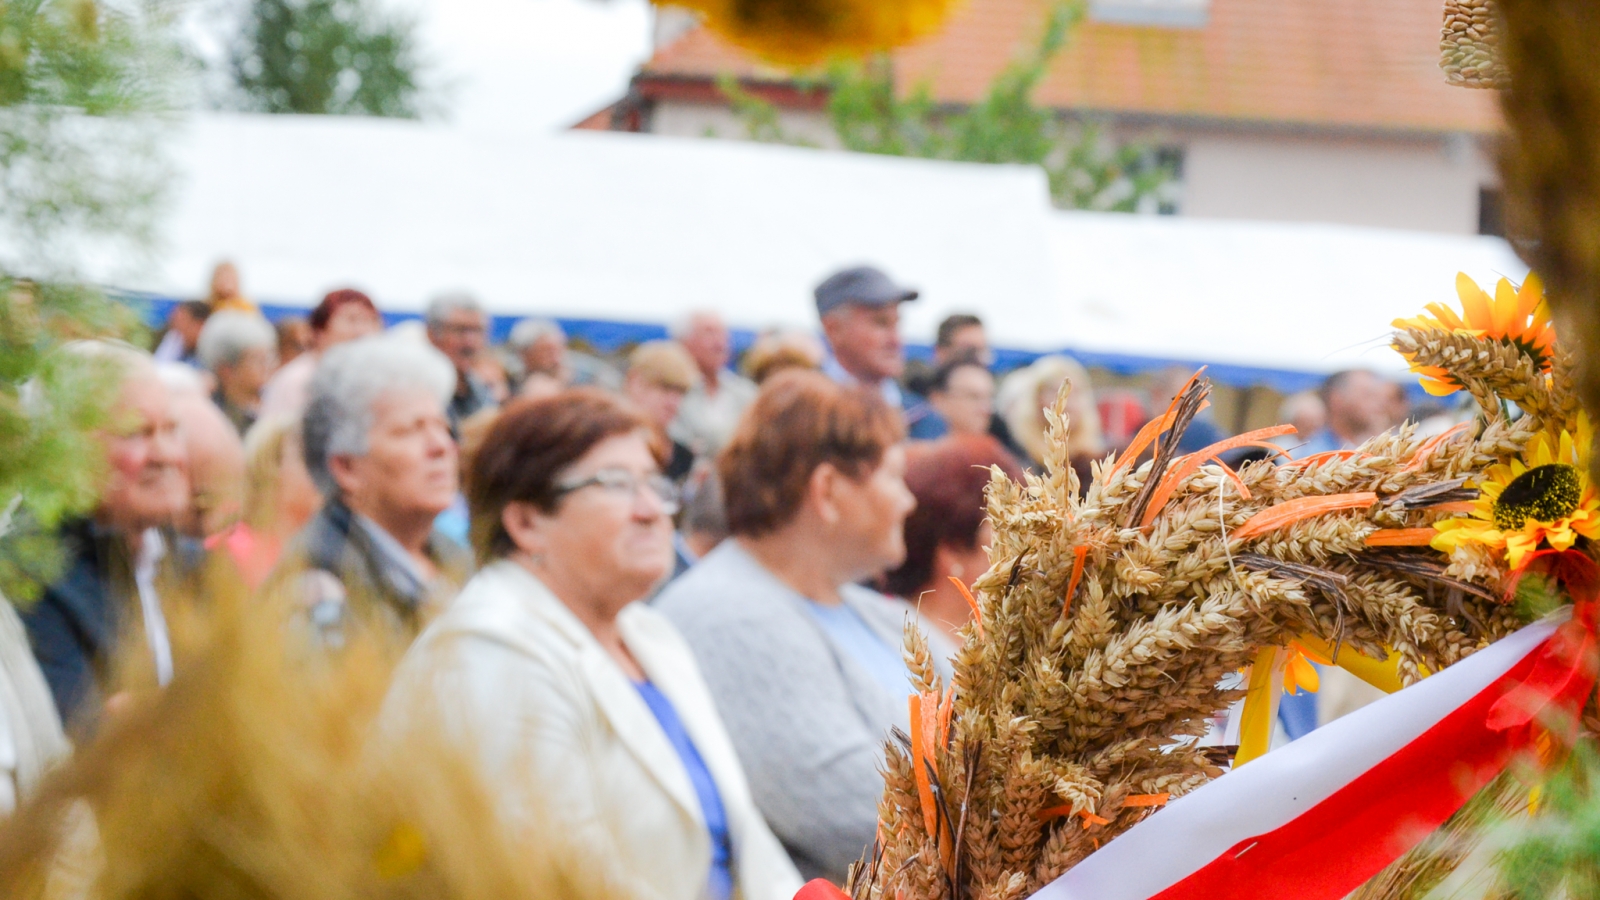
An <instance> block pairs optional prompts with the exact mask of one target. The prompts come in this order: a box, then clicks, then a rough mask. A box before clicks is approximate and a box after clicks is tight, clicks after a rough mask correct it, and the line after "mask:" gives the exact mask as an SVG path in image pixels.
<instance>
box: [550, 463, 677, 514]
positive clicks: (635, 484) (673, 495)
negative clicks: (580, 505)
mask: <svg viewBox="0 0 1600 900" xmlns="http://www.w3.org/2000/svg"><path fill="white" fill-rule="evenodd" d="M591 487H598V488H601V489H602V490H604V491H605V492H606V493H608V494H614V495H617V496H626V497H629V498H630V499H631V498H633V497H637V496H639V489H640V488H644V489H645V490H648V491H649V492H650V493H651V494H652V495H653V496H654V497H655V498H656V499H657V500H659V501H661V511H662V512H664V513H666V514H667V515H669V516H673V515H677V513H678V509H679V507H680V506H681V505H682V494H681V492H680V491H679V490H678V486H677V485H675V484H673V483H672V480H671V479H669V478H667V477H666V476H665V475H636V474H634V473H632V472H630V471H628V470H627V469H601V470H600V471H598V472H596V473H594V474H593V475H590V476H589V477H588V478H580V479H578V480H577V481H569V482H567V483H565V484H558V485H556V489H555V496H556V499H558V500H559V499H560V498H562V497H565V496H566V495H568V494H570V493H572V492H574V491H581V490H583V489H584V488H591Z"/></svg>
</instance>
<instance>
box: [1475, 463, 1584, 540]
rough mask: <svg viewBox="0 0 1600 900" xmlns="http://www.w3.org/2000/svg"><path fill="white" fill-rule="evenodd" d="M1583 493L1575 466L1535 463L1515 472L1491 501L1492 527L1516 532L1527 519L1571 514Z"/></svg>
mask: <svg viewBox="0 0 1600 900" xmlns="http://www.w3.org/2000/svg"><path fill="white" fill-rule="evenodd" d="M1582 495H1583V481H1582V479H1580V478H1579V477H1578V469H1577V467H1575V466H1569V465H1567V464H1566V463H1550V464H1549V465H1544V466H1537V467H1535V468H1532V469H1529V470H1528V471H1526V472H1523V473H1522V474H1521V475H1518V476H1517V477H1516V478H1515V479H1513V480H1512V482H1511V483H1510V484H1508V485H1506V489H1505V490H1503V491H1501V492H1500V499H1498V500H1496V501H1495V503H1494V527H1496V528H1498V529H1500V530H1501V531H1516V530H1517V529H1519V528H1521V527H1522V526H1523V525H1524V524H1525V523H1527V521H1528V520H1529V519H1533V520H1534V521H1536V522H1546V523H1549V522H1555V521H1556V520H1558V519H1561V518H1564V517H1566V516H1569V515H1571V514H1572V512H1573V510H1575V509H1577V508H1578V501H1579V500H1580V499H1581V498H1582Z"/></svg>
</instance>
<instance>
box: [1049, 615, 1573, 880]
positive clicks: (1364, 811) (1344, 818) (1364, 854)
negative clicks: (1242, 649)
mask: <svg viewBox="0 0 1600 900" xmlns="http://www.w3.org/2000/svg"><path fill="white" fill-rule="evenodd" d="M1588 624H1589V623H1583V624H1580V623H1578V622H1575V621H1574V622H1569V623H1568V624H1567V625H1561V624H1559V621H1558V620H1547V621H1545V622H1540V623H1537V624H1534V625H1530V626H1528V627H1526V628H1523V629H1522V630H1520V631H1518V632H1516V633H1515V634H1513V635H1511V636H1509V637H1507V638H1505V639H1503V640H1501V641H1498V642H1496V643H1494V644H1492V645H1490V646H1489V647H1487V648H1485V649H1483V650H1481V651H1479V652H1478V653H1475V654H1473V655H1472V656H1470V657H1468V658H1467V659H1465V660H1462V661H1461V662H1459V663H1457V664H1455V665H1453V666H1451V667H1449V668H1447V669H1445V670H1444V671H1442V672H1440V673H1439V674H1437V675H1434V676H1433V677H1431V678H1428V679H1425V680H1424V681H1422V682H1420V683H1418V684H1416V685H1413V686H1411V687H1409V688H1407V689H1405V690H1403V691H1400V692H1398V693H1396V694H1392V695H1390V696H1389V697H1386V698H1384V699H1382V700H1379V701H1378V702H1377V703H1374V704H1372V705H1370V706H1367V707H1365V708H1363V709H1361V710H1358V711H1356V712H1354V713H1352V714H1350V715H1348V716H1345V717H1343V718H1341V719H1338V720H1337V721H1335V722H1332V723H1330V724H1329V725H1327V726H1325V727H1323V728H1319V729H1317V730H1316V731H1314V732H1312V733H1311V734H1309V735H1307V736H1305V737H1303V738H1301V739H1299V740H1297V741H1295V742H1293V743H1292V744H1289V745H1288V746H1286V747H1283V748H1281V749H1278V750H1275V751H1273V752H1272V753H1269V754H1267V755H1266V756H1264V757H1262V758H1260V759H1258V760H1256V761H1255V762H1252V763H1251V764H1250V765H1248V766H1245V767H1242V768H1240V769H1238V770H1236V771H1233V772H1230V773H1228V774H1227V775H1225V776H1223V777H1222V778H1219V779H1217V780H1216V781H1213V782H1211V783H1210V784H1208V785H1206V786H1205V787H1203V788H1201V789H1199V790H1197V791H1195V792H1194V793H1192V794H1189V795H1188V796H1185V797H1182V798H1180V799H1178V800H1175V801H1173V802H1172V803H1171V804H1170V805H1168V806H1167V808H1165V809H1163V810H1161V811H1160V812H1158V813H1156V814H1155V815H1153V816H1151V817H1150V818H1149V819H1146V820H1145V821H1143V822H1141V823H1139V824H1138V825H1136V826H1134V827H1133V828H1131V829H1129V830H1128V831H1127V832H1126V833H1124V834H1122V835H1121V836H1119V837H1118V838H1117V839H1115V840H1113V841H1111V842H1110V843H1109V844H1107V845H1106V846H1105V847H1103V848H1101V849H1100V850H1099V851H1097V852H1095V853H1094V854H1092V855H1090V856H1089V857H1088V858H1087V859H1085V860H1084V861H1083V862H1081V863H1079V864H1078V865H1077V866H1074V867H1073V868H1072V869H1071V870H1070V871H1068V872H1067V873H1066V874H1064V875H1062V876H1061V877H1060V878H1058V879H1056V880H1055V881H1053V882H1051V883H1050V884H1048V885H1046V886H1045V887H1044V888H1042V889H1040V890H1039V891H1038V892H1037V893H1035V894H1034V895H1033V897H1032V898H1031V900H1200V898H1205V900H1224V898H1230V897H1239V898H1245V897H1249V898H1257V897H1294V898H1296V900H1317V898H1327V900H1338V898H1341V897H1344V896H1345V895H1346V894H1348V893H1349V892H1350V891H1352V890H1354V889H1356V888H1357V887H1359V886H1360V885H1361V884H1362V883H1363V882H1365V881H1366V880H1368V879H1369V878H1371V877H1372V876H1373V875H1376V874H1377V873H1378V872H1379V871H1380V870H1382V869H1383V868H1384V866H1386V865H1388V864H1389V863H1390V862H1393V861H1394V860H1395V859H1397V858H1399V856H1400V855H1401V854H1403V853H1405V852H1406V851H1407V850H1409V849H1410V848H1411V847H1413V846H1415V845H1416V844H1417V843H1418V842H1419V841H1421V840H1422V838H1424V837H1425V836H1427V834H1429V833H1430V832H1431V831H1433V830H1434V829H1436V828H1437V827H1439V825H1441V824H1442V823H1443V822H1444V820H1445V819H1447V818H1449V816H1450V815H1451V814H1452V813H1454V812H1455V811H1456V810H1457V809H1460V807H1461V805H1462V804H1463V803H1465V802H1466V800H1467V798H1469V797H1471V796H1472V794H1473V793H1475V792H1476V791H1478V790H1479V789H1481V788H1482V787H1483V786H1484V785H1486V784H1488V782H1489V781H1490V780H1491V779H1492V778H1494V777H1495V775H1497V774H1498V773H1499V772H1500V771H1502V770H1503V769H1504V768H1505V766H1506V764H1507V763H1508V762H1509V761H1510V760H1511V757H1512V756H1513V754H1515V753H1517V752H1518V751H1521V750H1524V749H1527V748H1528V747H1529V746H1530V744H1531V743H1532V741H1533V738H1534V734H1533V731H1534V728H1535V724H1534V722H1533V718H1534V714H1535V712H1536V710H1535V709H1534V707H1543V706H1545V705H1548V704H1550V703H1558V704H1561V705H1562V706H1565V707H1566V708H1569V709H1573V708H1576V707H1577V706H1578V705H1579V704H1581V703H1582V701H1583V699H1584V698H1586V697H1587V696H1588V693H1589V692H1590V691H1591V690H1593V687H1594V678H1593V673H1592V671H1589V670H1588V667H1587V666H1586V665H1577V664H1573V665H1563V663H1573V662H1574V659H1575V657H1573V655H1572V652H1573V651H1572V649H1571V644H1572V641H1573V640H1575V639H1576V640H1579V641H1580V642H1581V640H1582V639H1581V638H1579V637H1578V634H1579V633H1582V632H1588V631H1589V628H1588V627H1587V626H1588ZM1573 626H1577V627H1576V628H1573ZM1591 642H1592V639H1591ZM1552 671H1555V672H1557V673H1558V674H1555V675H1551V674H1549V673H1550V672H1552ZM1571 672H1579V674H1578V675H1576V676H1572V677H1567V676H1568V675H1570V674H1571ZM1561 673H1566V674H1561ZM1513 692H1517V693H1515V694H1514V695H1513ZM1508 695H1512V696H1509V697H1508ZM1534 695H1537V696H1534ZM1503 699H1505V700H1507V701H1508V702H1507V703H1502V702H1501V701H1502V700H1503Z"/></svg>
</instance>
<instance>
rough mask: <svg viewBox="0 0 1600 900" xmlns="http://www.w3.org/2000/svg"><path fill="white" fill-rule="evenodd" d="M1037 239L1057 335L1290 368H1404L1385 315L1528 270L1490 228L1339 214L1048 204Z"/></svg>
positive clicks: (1126, 348)
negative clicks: (1400, 224)
mask: <svg viewBox="0 0 1600 900" xmlns="http://www.w3.org/2000/svg"><path fill="white" fill-rule="evenodd" d="M1050 241H1051V253H1052V258H1053V261H1054V264H1055V275H1056V285H1057V288H1056V295H1055V296H1056V297H1057V302H1056V303H1055V304H1054V307H1053V308H1054V310H1055V316H1056V321H1053V322H1051V323H1049V325H1047V326H1042V327H1043V328H1044V329H1046V330H1048V331H1049V332H1050V333H1051V334H1053V335H1063V336H1065V337H1066V340H1065V341H1064V343H1066V344H1067V345H1069V346H1073V347H1082V348H1083V349H1085V350H1090V351H1094V352H1097V353H1106V354H1125V355H1130V356H1154V357H1166V358H1171V359H1180V360H1192V361H1196V362H1217V363H1232V364H1236V365H1246V366H1257V367H1265V368H1275V369H1285V370H1291V371H1300V372H1332V371H1335V370H1338V369H1342V368H1356V367H1366V368H1379V369H1395V368H1404V362H1403V361H1401V359H1400V358H1399V357H1398V356H1397V355H1396V354H1394V353H1393V352H1391V351H1389V350H1388V349H1387V339H1388V334H1389V332H1390V331H1391V330H1392V329H1391V328H1390V322H1391V321H1393V320H1394V319H1395V318H1397V317H1402V316H1412V315H1416V314H1419V313H1421V312H1422V307H1423V306H1424V305H1425V304H1427V303H1431V302H1435V301H1444V302H1449V303H1455V301H1456V291H1455V276H1456V273H1457V272H1466V273H1467V274H1468V275H1471V276H1472V277H1474V278H1476V279H1477V280H1478V281H1479V283H1480V284H1482V285H1484V287H1485V288H1486V289H1490V290H1492V289H1493V283H1494V281H1495V280H1496V279H1498V278H1501V277H1508V278H1511V279H1512V280H1513V281H1516V282H1521V281H1522V279H1523V278H1525V277H1526V276H1527V273H1528V267H1527V265H1526V264H1525V263H1523V262H1521V261H1520V260H1519V259H1518V258H1517V257H1516V255H1515V254H1514V253H1512V251H1511V247H1510V245H1509V244H1507V243H1506V242H1505V241H1503V240H1500V239H1499V238H1485V237H1460V236H1455V235H1442V234H1425V233H1420V232H1410V231H1390V230H1384V229H1375V228H1352V227H1348V226H1342V225H1312V224H1290V223H1281V222H1270V223H1269V222H1228V221H1205V220H1195V219H1182V218H1172V217H1155V216H1117V215H1104V214H1095V213H1057V214H1056V215H1055V216H1054V217H1053V219H1052V222H1051V227H1050Z"/></svg>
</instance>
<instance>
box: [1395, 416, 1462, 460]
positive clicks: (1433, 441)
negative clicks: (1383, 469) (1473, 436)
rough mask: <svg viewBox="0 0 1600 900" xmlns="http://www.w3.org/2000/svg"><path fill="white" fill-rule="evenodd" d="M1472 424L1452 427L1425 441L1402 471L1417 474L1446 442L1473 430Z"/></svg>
mask: <svg viewBox="0 0 1600 900" xmlns="http://www.w3.org/2000/svg"><path fill="white" fill-rule="evenodd" d="M1472 424H1473V423H1471V422H1462V423H1461V424H1459V425H1455V426H1453V427H1451V428H1450V429H1449V430H1448V431H1445V432H1442V433H1440V434H1436V435H1434V436H1433V437H1431V438H1428V439H1427V440H1425V441H1423V442H1422V444H1421V445H1420V446H1418V447H1417V452H1416V453H1414V454H1412V456H1411V462H1408V463H1406V465H1405V468H1403V469H1401V470H1400V471H1402V472H1415V471H1416V470H1418V469H1420V468H1422V467H1423V466H1425V465H1427V464H1428V460H1430V459H1432V458H1433V454H1434V452H1435V451H1437V450H1438V449H1439V448H1440V447H1441V446H1443V445H1444V444H1445V442H1446V441H1449V440H1450V439H1451V438H1453V437H1455V436H1456V435H1458V434H1460V433H1461V432H1463V431H1465V430H1467V429H1468V428H1471V427H1472Z"/></svg>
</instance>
